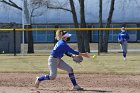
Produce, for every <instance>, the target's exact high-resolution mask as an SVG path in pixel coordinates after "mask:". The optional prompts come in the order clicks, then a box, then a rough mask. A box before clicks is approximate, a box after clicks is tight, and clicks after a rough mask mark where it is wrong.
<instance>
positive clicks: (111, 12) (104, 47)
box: [102, 0, 115, 52]
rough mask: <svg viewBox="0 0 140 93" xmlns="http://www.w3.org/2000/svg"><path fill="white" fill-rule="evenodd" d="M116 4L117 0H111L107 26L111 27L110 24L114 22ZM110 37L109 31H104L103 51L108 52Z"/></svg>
mask: <svg viewBox="0 0 140 93" xmlns="http://www.w3.org/2000/svg"><path fill="white" fill-rule="evenodd" d="M114 5H115V0H111V4H110V10H109V15H108V18H107V23H106V28H109V27H110V24H111V22H112V16H113V12H114ZM108 39H109V31H104V33H103V51H102V52H108Z"/></svg>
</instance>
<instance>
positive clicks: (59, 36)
mask: <svg viewBox="0 0 140 93" xmlns="http://www.w3.org/2000/svg"><path fill="white" fill-rule="evenodd" d="M61 38H62V30H57V31H56V33H55V39H56V40H60V39H61Z"/></svg>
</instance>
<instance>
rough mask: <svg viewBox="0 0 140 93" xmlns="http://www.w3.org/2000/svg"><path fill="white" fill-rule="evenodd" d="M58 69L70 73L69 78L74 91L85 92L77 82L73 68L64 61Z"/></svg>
mask: <svg viewBox="0 0 140 93" xmlns="http://www.w3.org/2000/svg"><path fill="white" fill-rule="evenodd" d="M58 68H59V69H62V70H65V71H67V72H68V75H69V78H70V80H71V82H72V84H73V86H74V87H73V89H76V90H83V88H81V87H80V86H79V85H78V84H77V82H76V79H75V75H74V72H73V69H72V67H70V66H69V65H68V64H67V63H65V62H64V61H63V60H61V61H60V63H59V65H58Z"/></svg>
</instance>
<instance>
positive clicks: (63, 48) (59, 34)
mask: <svg viewBox="0 0 140 93" xmlns="http://www.w3.org/2000/svg"><path fill="white" fill-rule="evenodd" d="M70 37H71V34H69V33H68V32H66V31H61V30H58V31H56V39H57V40H58V42H57V43H56V45H55V46H54V48H53V50H52V52H51V53H50V56H49V58H48V67H49V70H50V73H49V74H47V75H42V76H40V77H37V79H36V81H35V87H36V88H38V87H39V84H40V82H42V81H44V80H53V79H55V78H56V75H57V68H59V69H62V70H65V71H67V73H68V75H69V78H70V80H71V82H72V84H73V89H75V90H83V88H81V87H80V86H79V85H78V84H77V82H76V79H75V76H74V72H73V69H72V67H71V66H69V65H68V64H67V63H65V62H64V61H63V60H62V59H61V58H62V57H63V55H64V54H66V55H67V56H70V57H74V55H73V54H75V55H81V56H84V57H88V58H89V55H88V53H79V52H78V51H74V50H73V49H72V48H70V47H69V46H68V44H67V43H66V42H67V41H69V40H70Z"/></svg>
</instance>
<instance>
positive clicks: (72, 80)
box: [69, 73, 77, 86]
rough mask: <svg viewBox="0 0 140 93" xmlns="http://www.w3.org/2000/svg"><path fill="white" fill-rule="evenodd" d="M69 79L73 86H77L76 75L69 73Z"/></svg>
mask: <svg viewBox="0 0 140 93" xmlns="http://www.w3.org/2000/svg"><path fill="white" fill-rule="evenodd" d="M69 78H70V80H71V82H72V84H73V86H75V85H77V83H76V79H75V76H74V73H69Z"/></svg>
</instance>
